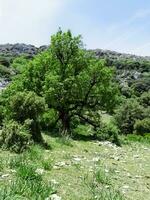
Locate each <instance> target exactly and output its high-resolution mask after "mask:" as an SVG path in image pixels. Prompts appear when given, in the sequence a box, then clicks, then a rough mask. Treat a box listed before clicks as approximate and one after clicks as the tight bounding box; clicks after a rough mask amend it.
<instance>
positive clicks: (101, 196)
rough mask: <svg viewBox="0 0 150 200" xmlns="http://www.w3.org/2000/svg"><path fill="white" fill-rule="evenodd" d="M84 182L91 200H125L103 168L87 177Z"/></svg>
mask: <svg viewBox="0 0 150 200" xmlns="http://www.w3.org/2000/svg"><path fill="white" fill-rule="evenodd" d="M84 182H85V184H86V186H87V187H88V189H89V192H90V196H91V197H90V198H89V200H94V199H96V200H124V197H123V195H122V194H121V193H120V192H119V190H115V189H114V188H113V184H112V183H111V179H110V177H109V176H108V175H107V174H106V173H105V171H104V170H103V169H102V168H99V169H97V170H96V171H95V172H94V173H93V174H92V175H91V176H89V175H87V176H85V178H84Z"/></svg>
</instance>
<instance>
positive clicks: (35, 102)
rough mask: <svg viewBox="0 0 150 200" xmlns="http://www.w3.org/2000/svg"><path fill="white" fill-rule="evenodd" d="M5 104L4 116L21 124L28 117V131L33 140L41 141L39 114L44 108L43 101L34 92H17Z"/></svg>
mask: <svg viewBox="0 0 150 200" xmlns="http://www.w3.org/2000/svg"><path fill="white" fill-rule="evenodd" d="M8 102H9V103H8V105H6V108H7V112H6V118H8V119H13V120H16V121H17V122H19V123H21V124H23V123H24V122H25V120H27V119H30V120H31V124H30V131H31V135H32V139H33V140H34V141H35V142H38V143H40V142H42V136H41V131H40V124H39V116H40V114H42V113H43V111H44V110H45V101H44V99H43V98H42V97H39V96H37V95H36V93H34V92H17V93H16V94H15V95H13V96H12V97H10V98H9V101H8Z"/></svg>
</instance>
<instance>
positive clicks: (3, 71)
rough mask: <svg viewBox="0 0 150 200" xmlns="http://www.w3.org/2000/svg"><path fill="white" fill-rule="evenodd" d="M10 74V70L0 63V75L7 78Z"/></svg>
mask: <svg viewBox="0 0 150 200" xmlns="http://www.w3.org/2000/svg"><path fill="white" fill-rule="evenodd" d="M10 75H11V70H10V69H9V68H7V67H5V66H3V65H1V64H0V76H2V77H5V78H9V77H10Z"/></svg>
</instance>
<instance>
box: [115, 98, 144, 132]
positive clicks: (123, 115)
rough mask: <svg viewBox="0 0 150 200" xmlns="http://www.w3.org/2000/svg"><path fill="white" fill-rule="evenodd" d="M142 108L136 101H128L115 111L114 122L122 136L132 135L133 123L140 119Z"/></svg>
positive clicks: (142, 114)
mask: <svg viewBox="0 0 150 200" xmlns="http://www.w3.org/2000/svg"><path fill="white" fill-rule="evenodd" d="M143 112H144V108H143V107H142V106H141V105H140V104H139V103H138V101H137V100H136V99H128V100H126V101H125V102H124V103H122V105H121V106H120V107H119V108H118V109H117V111H116V114H115V120H116V123H117V125H118V127H119V128H120V130H121V133H123V134H129V133H133V130H134V124H135V121H136V120H138V119H142V118H143V116H144V113H143Z"/></svg>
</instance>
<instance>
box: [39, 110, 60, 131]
mask: <svg viewBox="0 0 150 200" xmlns="http://www.w3.org/2000/svg"><path fill="white" fill-rule="evenodd" d="M57 119H58V115H57V113H56V111H55V110H54V109H46V111H45V112H44V113H43V115H41V117H40V124H41V127H42V129H43V130H50V129H52V128H53V127H55V125H56V121H57Z"/></svg>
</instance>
